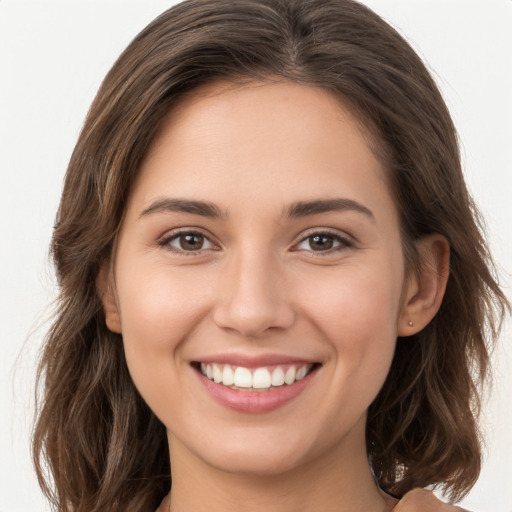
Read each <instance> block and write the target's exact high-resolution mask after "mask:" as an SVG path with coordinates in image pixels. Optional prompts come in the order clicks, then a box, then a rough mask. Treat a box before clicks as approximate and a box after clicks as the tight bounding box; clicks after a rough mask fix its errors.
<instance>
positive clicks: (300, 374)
mask: <svg viewBox="0 0 512 512" xmlns="http://www.w3.org/2000/svg"><path fill="white" fill-rule="evenodd" d="M307 371H308V368H307V366H306V365H304V366H303V367H302V368H300V369H299V370H298V371H297V375H296V376H295V380H301V379H303V378H304V377H305V376H306V373H307Z"/></svg>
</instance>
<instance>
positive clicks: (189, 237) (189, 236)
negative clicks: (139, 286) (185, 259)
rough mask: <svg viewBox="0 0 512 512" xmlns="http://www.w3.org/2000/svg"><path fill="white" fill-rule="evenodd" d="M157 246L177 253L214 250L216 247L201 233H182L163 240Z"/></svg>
mask: <svg viewBox="0 0 512 512" xmlns="http://www.w3.org/2000/svg"><path fill="white" fill-rule="evenodd" d="M159 245H160V246H162V247H166V248H168V249H170V250H171V251H174V252H178V253H184V252H188V253H194V252H198V251H203V250H208V249H215V248H216V246H215V244H213V242H211V240H209V239H208V238H207V237H206V236H205V235H204V234H203V233H199V232H196V231H182V232H180V233H175V234H174V235H171V236H168V237H166V238H164V239H163V240H162V241H161V242H159Z"/></svg>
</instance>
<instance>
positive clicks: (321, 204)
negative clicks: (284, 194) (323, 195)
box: [287, 198, 375, 222]
mask: <svg viewBox="0 0 512 512" xmlns="http://www.w3.org/2000/svg"><path fill="white" fill-rule="evenodd" d="M339 211H355V212H358V213H362V214H363V215H366V216H367V217H368V218H369V219H370V220H372V221H373V222H375V215H374V214H373V212H372V211H371V210H370V209H368V208H367V207H366V206H364V205H362V204H361V203H358V202H357V201H354V200H353V199H345V198H334V199H317V200H314V201H299V202H297V203H293V204H292V205H291V206H290V207H289V208H288V210H287V216H288V217H292V218H297V217H306V216H308V215H316V214H318V213H326V212H339Z"/></svg>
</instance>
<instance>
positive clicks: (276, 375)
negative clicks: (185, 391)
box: [193, 362, 320, 392]
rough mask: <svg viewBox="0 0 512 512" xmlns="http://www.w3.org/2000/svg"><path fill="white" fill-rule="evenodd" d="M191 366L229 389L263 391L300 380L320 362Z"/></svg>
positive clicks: (203, 364) (196, 364)
mask: <svg viewBox="0 0 512 512" xmlns="http://www.w3.org/2000/svg"><path fill="white" fill-rule="evenodd" d="M193 366H194V367H195V368H196V370H198V371H199V372H200V373H201V374H202V375H204V376H205V377H206V378H208V379H209V380H211V381H212V382H215V383H217V384H221V385H223V386H226V387H228V388H230V389H234V390H238V391H255V392H262V391H263V392H265V391H272V390H274V389H281V388H283V387H286V386H290V385H292V384H293V383H295V382H297V381H299V380H302V379H303V378H304V377H306V376H307V375H309V374H310V373H312V372H313V371H314V370H316V369H317V368H318V367H319V366H320V363H306V364H304V363H301V364H287V365H277V366H272V367H268V366H263V367H260V368H245V367H243V366H234V365H231V364H221V363H201V362H195V363H194V364H193Z"/></svg>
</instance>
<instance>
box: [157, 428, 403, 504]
mask: <svg viewBox="0 0 512 512" xmlns="http://www.w3.org/2000/svg"><path fill="white" fill-rule="evenodd" d="M358 437H359V439H357V440H356V439H353V438H352V439H350V440H347V441H350V442H347V443H344V444H343V446H340V447H337V449H334V450H332V449H331V450H329V451H326V453H323V454H321V455H319V456H318V457H316V458H315V459H313V460H311V461H309V462H308V463H306V464H303V465H301V466H300V467H295V468H292V469H290V470H289V471H286V472H282V473H279V474H271V473H268V474H240V473H230V472H227V471H223V470H221V469H218V468H215V467H212V466H211V465H209V464H207V463H206V462H205V461H203V460H201V459H199V458H198V457H196V456H195V455H193V454H191V453H190V452H189V451H188V450H187V449H186V448H185V447H184V446H183V445H181V444H180V443H179V442H178V441H177V440H176V439H173V438H172V437H170V438H169V446H170V451H171V453H172V454H173V456H172V459H171V468H172V493H171V496H170V498H169V499H168V500H167V503H166V505H169V507H167V506H166V508H167V509H169V508H170V510H171V511H172V512H190V511H192V510H193V511H194V512H232V511H233V512H234V511H240V510H243V511H244V512H261V510H265V512H296V511H297V510H300V511H301V512H318V510H322V511H323V512H349V511H350V512H388V511H390V510H391V508H392V507H393V505H394V504H395V503H396V501H395V500H392V499H391V498H390V497H388V496H387V495H385V494H384V493H383V492H382V491H380V490H379V489H378V487H377V485H376V483H375V481H374V479H373V477H372V475H371V472H370V468H369V465H368V460H367V456H366V448H365V443H364V435H363V436H361V435H359V436H358Z"/></svg>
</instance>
